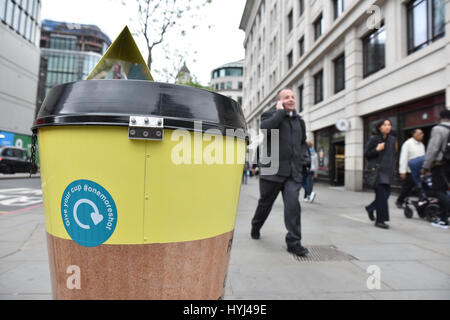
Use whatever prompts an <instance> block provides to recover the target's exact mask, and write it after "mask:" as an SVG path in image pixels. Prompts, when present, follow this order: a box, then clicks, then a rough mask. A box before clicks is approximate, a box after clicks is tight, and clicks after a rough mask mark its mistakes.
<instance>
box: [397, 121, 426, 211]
mask: <svg viewBox="0 0 450 320" xmlns="http://www.w3.org/2000/svg"><path fill="white" fill-rule="evenodd" d="M422 140H423V131H422V130H421V129H416V130H414V132H413V135H412V137H411V138H409V139H408V140H406V141H405V143H403V145H402V149H401V151H400V164H399V173H400V178H401V179H402V181H403V183H402V190H401V192H400V195H399V196H398V198H397V201H396V202H395V205H396V206H397V208H399V209H402V208H403V203H404V202H405V198H406V197H407V196H408V195H409V194H410V193H411V190H412V189H413V188H414V186H415V185H416V184H417V183H415V182H414V179H413V177H412V175H411V169H410V168H409V166H408V163H409V162H410V161H411V160H413V159H416V158H419V157H422V156H424V155H425V145H424V144H423V143H422Z"/></svg>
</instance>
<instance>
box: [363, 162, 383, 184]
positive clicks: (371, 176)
mask: <svg viewBox="0 0 450 320" xmlns="http://www.w3.org/2000/svg"><path fill="white" fill-rule="evenodd" d="M364 176H365V177H364V180H365V181H366V184H367V185H368V186H369V187H370V188H372V189H375V188H376V187H378V182H379V180H380V164H378V163H377V165H376V166H375V167H374V168H369V169H366V170H365V172H364Z"/></svg>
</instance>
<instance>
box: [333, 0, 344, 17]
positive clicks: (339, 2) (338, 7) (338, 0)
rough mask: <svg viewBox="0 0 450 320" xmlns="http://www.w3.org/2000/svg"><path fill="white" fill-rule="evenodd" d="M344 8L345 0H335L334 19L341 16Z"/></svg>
mask: <svg viewBox="0 0 450 320" xmlns="http://www.w3.org/2000/svg"><path fill="white" fill-rule="evenodd" d="M344 10H345V9H344V0H333V12H334V20H336V19H337V18H339V17H340V16H341V15H342V12H344Z"/></svg>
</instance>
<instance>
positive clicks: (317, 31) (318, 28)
mask: <svg viewBox="0 0 450 320" xmlns="http://www.w3.org/2000/svg"><path fill="white" fill-rule="evenodd" d="M322 20H323V19H322V14H320V16H319V17H318V18H317V19H316V21H314V41H316V40H317V39H319V37H320V36H321V35H322Z"/></svg>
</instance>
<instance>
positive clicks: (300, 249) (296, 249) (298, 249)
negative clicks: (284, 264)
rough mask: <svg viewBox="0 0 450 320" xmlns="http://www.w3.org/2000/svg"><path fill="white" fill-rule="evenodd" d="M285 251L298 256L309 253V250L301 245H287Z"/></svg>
mask: <svg viewBox="0 0 450 320" xmlns="http://www.w3.org/2000/svg"><path fill="white" fill-rule="evenodd" d="M287 251H288V252H290V253H292V254H295V255H296V256H299V257H302V256H304V255H307V254H308V253H309V250H308V249H306V248H305V247H302V246H301V245H296V246H288V247H287Z"/></svg>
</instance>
